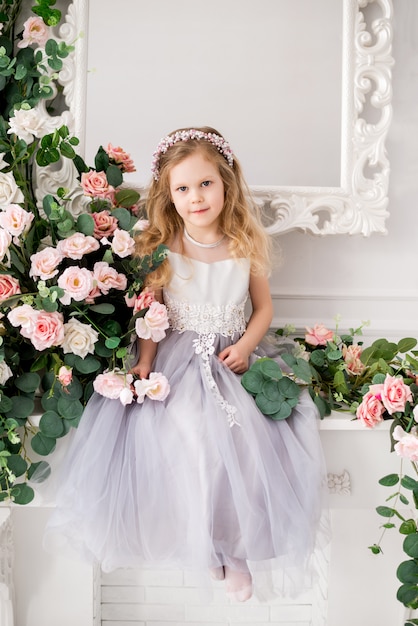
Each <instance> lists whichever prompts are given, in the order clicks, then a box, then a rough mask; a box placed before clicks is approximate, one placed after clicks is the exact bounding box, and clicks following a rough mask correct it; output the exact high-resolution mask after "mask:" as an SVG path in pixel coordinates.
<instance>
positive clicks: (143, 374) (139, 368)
mask: <svg viewBox="0 0 418 626" xmlns="http://www.w3.org/2000/svg"><path fill="white" fill-rule="evenodd" d="M129 373H130V374H133V376H137V377H138V378H148V376H149V375H150V373H151V365H150V364H149V363H143V362H141V361H138V363H137V364H136V365H135V366H134V367H132V368H131V369H130V370H129Z"/></svg>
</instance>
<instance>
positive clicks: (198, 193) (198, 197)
mask: <svg viewBox="0 0 418 626" xmlns="http://www.w3.org/2000/svg"><path fill="white" fill-rule="evenodd" d="M202 200H203V197H202V193H201V191H200V189H197V190H196V191H194V192H193V195H192V202H193V203H199V202H202Z"/></svg>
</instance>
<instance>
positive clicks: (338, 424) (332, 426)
mask: <svg viewBox="0 0 418 626" xmlns="http://www.w3.org/2000/svg"><path fill="white" fill-rule="evenodd" d="M391 424H392V420H384V421H383V422H380V423H379V424H377V425H376V426H375V427H374V428H367V427H366V426H364V425H363V424H362V422H360V420H358V419H355V418H354V416H353V414H352V413H348V412H347V413H345V412H343V411H341V412H339V411H332V412H331V415H329V416H328V417H324V418H323V419H321V420H320V423H319V429H320V430H353V431H354V430H355V431H364V432H367V433H369V432H376V431H388V430H390V426H391Z"/></svg>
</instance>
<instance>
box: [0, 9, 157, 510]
mask: <svg viewBox="0 0 418 626" xmlns="http://www.w3.org/2000/svg"><path fill="white" fill-rule="evenodd" d="M20 4H21V3H20V2H18V1H13V0H10V1H9V2H8V3H7V6H6V12H1V10H0V22H1V24H2V29H1V36H0V501H2V500H6V499H10V500H12V501H13V502H15V503H17V504H27V503H29V502H30V501H31V500H32V499H33V497H34V488H33V487H34V485H36V483H37V482H40V481H42V480H44V479H45V478H46V477H47V476H48V474H49V472H50V468H49V464H48V463H47V461H46V460H45V457H47V456H48V455H49V454H51V453H52V452H53V451H54V449H55V447H56V443H57V439H59V438H62V437H64V436H65V435H66V434H67V433H68V432H69V431H70V430H71V429H72V428H74V427H77V425H78V422H79V420H80V417H81V415H82V413H83V409H84V406H85V404H86V402H87V401H88V399H89V397H90V395H91V394H92V392H93V390H95V391H96V392H98V393H101V394H103V395H105V396H107V397H109V398H115V399H119V400H120V401H121V402H122V403H124V404H128V403H131V402H133V401H134V400H135V401H137V402H143V401H144V398H145V396H148V397H149V398H152V399H154V400H164V399H165V397H166V396H167V394H168V392H169V385H168V382H167V380H166V379H165V378H164V376H162V374H160V373H158V372H153V373H152V374H151V376H150V377H149V379H148V380H134V377H133V376H132V375H131V374H130V373H129V367H130V365H131V364H132V359H131V352H132V346H133V345H134V343H135V338H136V337H137V336H139V337H143V338H150V337H151V338H152V339H154V340H155V341H159V340H160V339H162V337H164V335H165V329H166V328H167V327H168V321H167V312H166V310H165V307H164V305H162V304H160V303H159V302H157V301H156V300H155V298H154V295H153V294H152V293H151V292H149V291H148V290H147V289H144V281H145V278H146V276H147V274H148V273H149V272H152V271H153V270H155V269H156V268H157V267H158V265H159V264H160V263H161V262H162V261H163V260H164V258H165V256H166V250H165V248H164V246H161V247H160V248H159V249H157V250H156V251H155V252H154V253H153V254H152V255H150V256H147V257H144V258H135V257H134V247H135V240H134V237H135V233H136V232H138V231H140V230H142V229H144V228H146V225H147V224H146V221H144V219H141V211H140V209H139V201H140V198H139V194H138V193H137V192H136V191H135V190H133V189H129V188H126V187H125V186H124V184H123V176H124V174H125V173H130V172H133V171H135V165H134V163H133V162H132V159H131V158H130V155H129V154H128V153H126V152H125V151H124V150H123V149H122V148H120V147H114V146H113V145H112V144H110V143H109V144H108V145H107V147H106V148H103V147H102V146H100V147H99V149H98V151H97V154H96V156H95V160H94V167H90V166H87V165H86V163H85V162H84V160H83V159H82V158H81V157H80V156H79V155H78V154H77V153H76V150H75V149H76V147H77V145H78V144H79V140H78V138H76V137H74V136H72V135H71V133H70V132H69V129H68V126H67V125H66V124H63V121H64V120H65V119H66V117H65V112H64V114H62V115H57V116H55V117H48V116H46V115H44V114H43V111H44V109H45V106H46V102H48V106H49V107H50V108H51V110H53V107H54V103H55V100H56V99H58V100H59V97H58V96H59V80H58V79H59V71H60V69H61V68H62V59H63V58H65V57H66V56H67V55H68V54H70V53H71V52H72V50H73V49H74V47H73V45H67V44H66V43H64V42H59V43H58V42H57V41H56V40H55V39H54V37H53V34H52V30H51V26H53V25H56V24H58V22H59V20H60V12H59V11H58V10H56V9H52V8H51V7H50V5H53V4H54V1H51V0H39V1H38V3H37V5H36V6H34V7H32V9H33V12H34V13H35V15H32V16H31V17H29V18H28V19H27V20H26V21H24V23H23V24H22V25H21V29H22V30H19V26H18V24H19V15H20V13H19V10H20ZM63 160H67V162H68V160H69V161H70V162H72V167H73V168H74V170H75V172H76V180H77V186H78V190H77V191H78V193H79V194H81V195H82V196H83V199H84V205H83V206H84V210H83V212H81V213H80V214H79V215H78V216H77V215H73V214H72V212H71V211H70V210H69V207H70V203H69V200H70V198H71V196H72V194H73V192H74V190H71V189H65V188H58V189H57V190H56V193H54V194H46V195H45V196H44V197H43V198H38V197H37V193H36V192H37V190H36V170H37V171H38V173H39V171H41V170H42V169H43V168H48V167H49V166H50V165H51V164H57V165H58V166H60V164H61V163H62V162H63ZM33 453H35V458H32V457H33V456H34V455H33ZM39 459H40V460H39Z"/></svg>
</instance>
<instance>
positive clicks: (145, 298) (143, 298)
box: [128, 287, 155, 315]
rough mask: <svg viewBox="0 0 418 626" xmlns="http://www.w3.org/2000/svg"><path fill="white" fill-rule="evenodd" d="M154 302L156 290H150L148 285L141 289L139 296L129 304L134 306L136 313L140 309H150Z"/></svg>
mask: <svg viewBox="0 0 418 626" xmlns="http://www.w3.org/2000/svg"><path fill="white" fill-rule="evenodd" d="M153 302H155V295H154V292H153V291H150V290H149V289H148V288H147V287H146V288H145V289H144V290H143V291H141V293H140V294H139V296H137V297H136V298H135V299H134V301H133V303H132V304H131V305H128V306H133V308H134V310H133V315H135V313H139V311H142V310H143V309H148V308H149V307H150V306H151V304H152V303H153Z"/></svg>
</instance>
